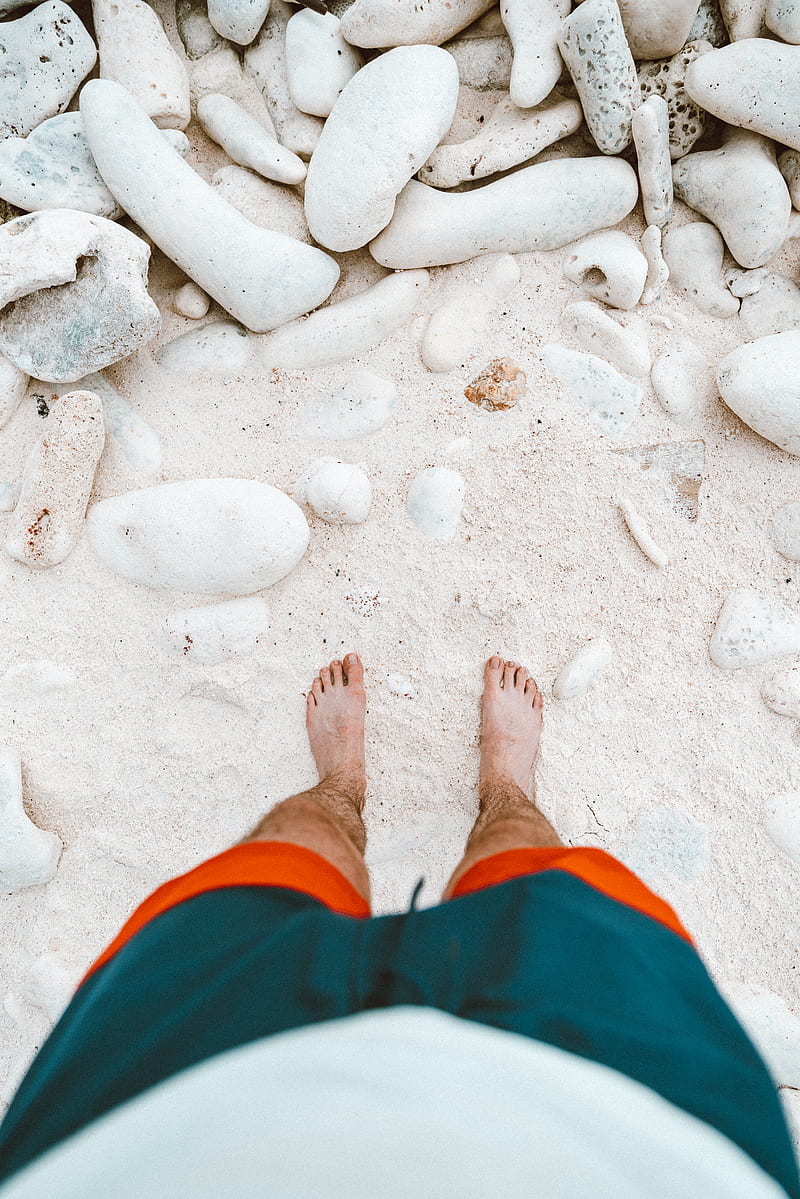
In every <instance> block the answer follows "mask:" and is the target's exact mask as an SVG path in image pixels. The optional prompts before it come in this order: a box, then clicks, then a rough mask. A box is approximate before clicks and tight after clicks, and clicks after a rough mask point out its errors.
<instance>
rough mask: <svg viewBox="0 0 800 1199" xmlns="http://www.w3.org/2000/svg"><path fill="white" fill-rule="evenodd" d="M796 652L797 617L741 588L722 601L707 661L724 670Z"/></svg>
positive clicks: (798, 641) (798, 645) (799, 623)
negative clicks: (709, 658) (709, 660)
mask: <svg viewBox="0 0 800 1199" xmlns="http://www.w3.org/2000/svg"><path fill="white" fill-rule="evenodd" d="M798 651H800V616H798V615H797V613H796V612H793V611H792V610H791V609H790V608H787V607H786V605H785V604H783V603H782V602H781V601H780V600H777V599H773V598H772V597H771V596H768V595H762V594H761V593H760V592H758V591H750V590H745V589H744V588H742V589H740V590H737V591H733V592H731V594H730V595H729V596H728V598H727V599H726V601H725V603H724V605H723V607H722V611H721V612H720V614H719V618H718V620H717V626H716V628H715V629H714V634H713V636H712V638H711V646H710V653H711V661H712V662H714V663H716V665H717V666H721V667H723V669H725V670H736V669H738V668H739V667H740V666H757V665H758V664H759V663H760V662H771V661H772V660H773V659H774V658H785V657H787V656H788V655H789V654H795V653H797V652H798Z"/></svg>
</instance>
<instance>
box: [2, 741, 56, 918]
mask: <svg viewBox="0 0 800 1199" xmlns="http://www.w3.org/2000/svg"><path fill="white" fill-rule="evenodd" d="M60 856H61V842H60V841H59V839H58V837H57V836H56V835H55V833H48V832H45V830H44V829H41V828H37V827H36V825H35V824H34V823H33V821H32V820H30V819H29V818H28V816H27V815H26V814H25V810H24V808H23V806H22V760H21V758H20V755H19V751H18V750H16V749H11V748H10V747H9V746H7V745H4V746H0V891H2V892H5V893H6V894H9V893H10V892H12V891H21V890H22V888H23V887H35V886H36V885H37V884H39V883H49V882H50V879H51V878H52V877H53V875H54V874H55V872H56V868H57V866H58V859H59V858H60Z"/></svg>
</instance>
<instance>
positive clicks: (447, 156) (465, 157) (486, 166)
mask: <svg viewBox="0 0 800 1199" xmlns="http://www.w3.org/2000/svg"><path fill="white" fill-rule="evenodd" d="M582 123H583V113H582V111H581V106H580V104H579V103H578V102H577V100H570V99H564V98H563V97H561V96H558V95H555V96H554V97H552V98H551V99H550V100H548V101H547V102H546V103H544V104H541V105H539V107H537V108H529V109H522V108H517V107H516V105H514V104H512V102H511V101H510V100H505V99H503V100H499V101H498V103H497V105H496V106H495V108H494V110H493V112H492V115H491V116H490V117H489V120H488V121H487V122H486V123H485V124H484V125H483V126H481V129H480V132H479V133H477V134H476V135H475V136H474V137H471V138H469V139H468V140H467V141H465V142H457V143H456V144H451V145H446V146H439V147H438V149H436V150H434V152H433V154H431V156H430V158H429V159H428V161H427V162H426V163H425V165H424V166H423V167H422V169H421V170H420V171H419V172H418V178H419V179H420V180H421V181H422V182H423V183H430V184H431V185H432V186H433V187H456V186H457V185H458V184H459V183H463V182H465V181H466V180H468V179H485V178H486V176H487V175H496V174H497V173H498V172H499V171H506V170H509V169H510V168H511V167H514V166H518V165H519V164H520V163H521V162H527V161H528V160H529V159H531V158H535V157H536V155H537V154H539V153H540V152H541V151H542V150H544V149H545V147H547V146H550V145H552V144H553V142H557V141H560V140H561V138H564V137H568V136H569V134H571V133H575V132H576V130H578V129H579V128H580V126H581V124H582Z"/></svg>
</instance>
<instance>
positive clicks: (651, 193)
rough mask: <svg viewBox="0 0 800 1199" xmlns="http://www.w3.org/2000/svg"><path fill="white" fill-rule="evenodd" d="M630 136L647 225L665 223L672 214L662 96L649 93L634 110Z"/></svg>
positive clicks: (666, 120)
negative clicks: (634, 147)
mask: <svg viewBox="0 0 800 1199" xmlns="http://www.w3.org/2000/svg"><path fill="white" fill-rule="evenodd" d="M632 128H633V140H634V143H635V145H636V159H637V163H638V166H639V183H640V185H641V188H642V206H643V208H644V217H645V220H646V221H647V224H648V225H659V226H661V225H666V223H667V221H668V220H669V219H670V217H671V216H672V166H671V159H670V148H669V109H668V107H667V102H666V100H665V99H664V97H663V96H648V98H647V99H646V100H645V101H644V103H643V104H640V106H639V107H638V108H637V110H636V112H635V113H634V114H633V124H632Z"/></svg>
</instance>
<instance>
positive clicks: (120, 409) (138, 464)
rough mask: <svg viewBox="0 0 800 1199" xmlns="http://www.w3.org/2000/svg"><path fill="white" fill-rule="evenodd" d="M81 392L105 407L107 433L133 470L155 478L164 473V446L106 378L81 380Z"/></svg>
mask: <svg viewBox="0 0 800 1199" xmlns="http://www.w3.org/2000/svg"><path fill="white" fill-rule="evenodd" d="M80 387H81V389H82V390H85V391H91V392H94V394H95V395H97V396H99V397H100V400H101V401H102V404H103V418H104V422H105V427H106V432H107V433H109V434H110V435H111V437H113V439H114V441H115V442H116V443H117V445H118V446H119V450H120V453H121V454H122V456H123V458H124V459H125V460H126V462H128V463H129V465H130V466H132V467H133V469H134V470H140V471H141V472H142V473H143V474H146V475H152V474H155V473H156V471H158V470H160V469H161V442H160V441H159V439H158V434H157V433H156V431H155V429H153V428H151V426H150V425H148V423H147V421H145V420H144V419H143V418H142V417H141V416H140V415H139V413H138V412H137V411H136V409H135V408H134V407H133V405H132V404H129V403H128V401H127V400H126V399H125V398H124V397H123V396H121V395H120V393H119V392H118V391H117V389H116V387H113V386H112V385H111V383H109V381H108V379H106V378H105V376H104V375H100V374H94V375H87V376H86V378H85V379H81V380H80Z"/></svg>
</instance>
